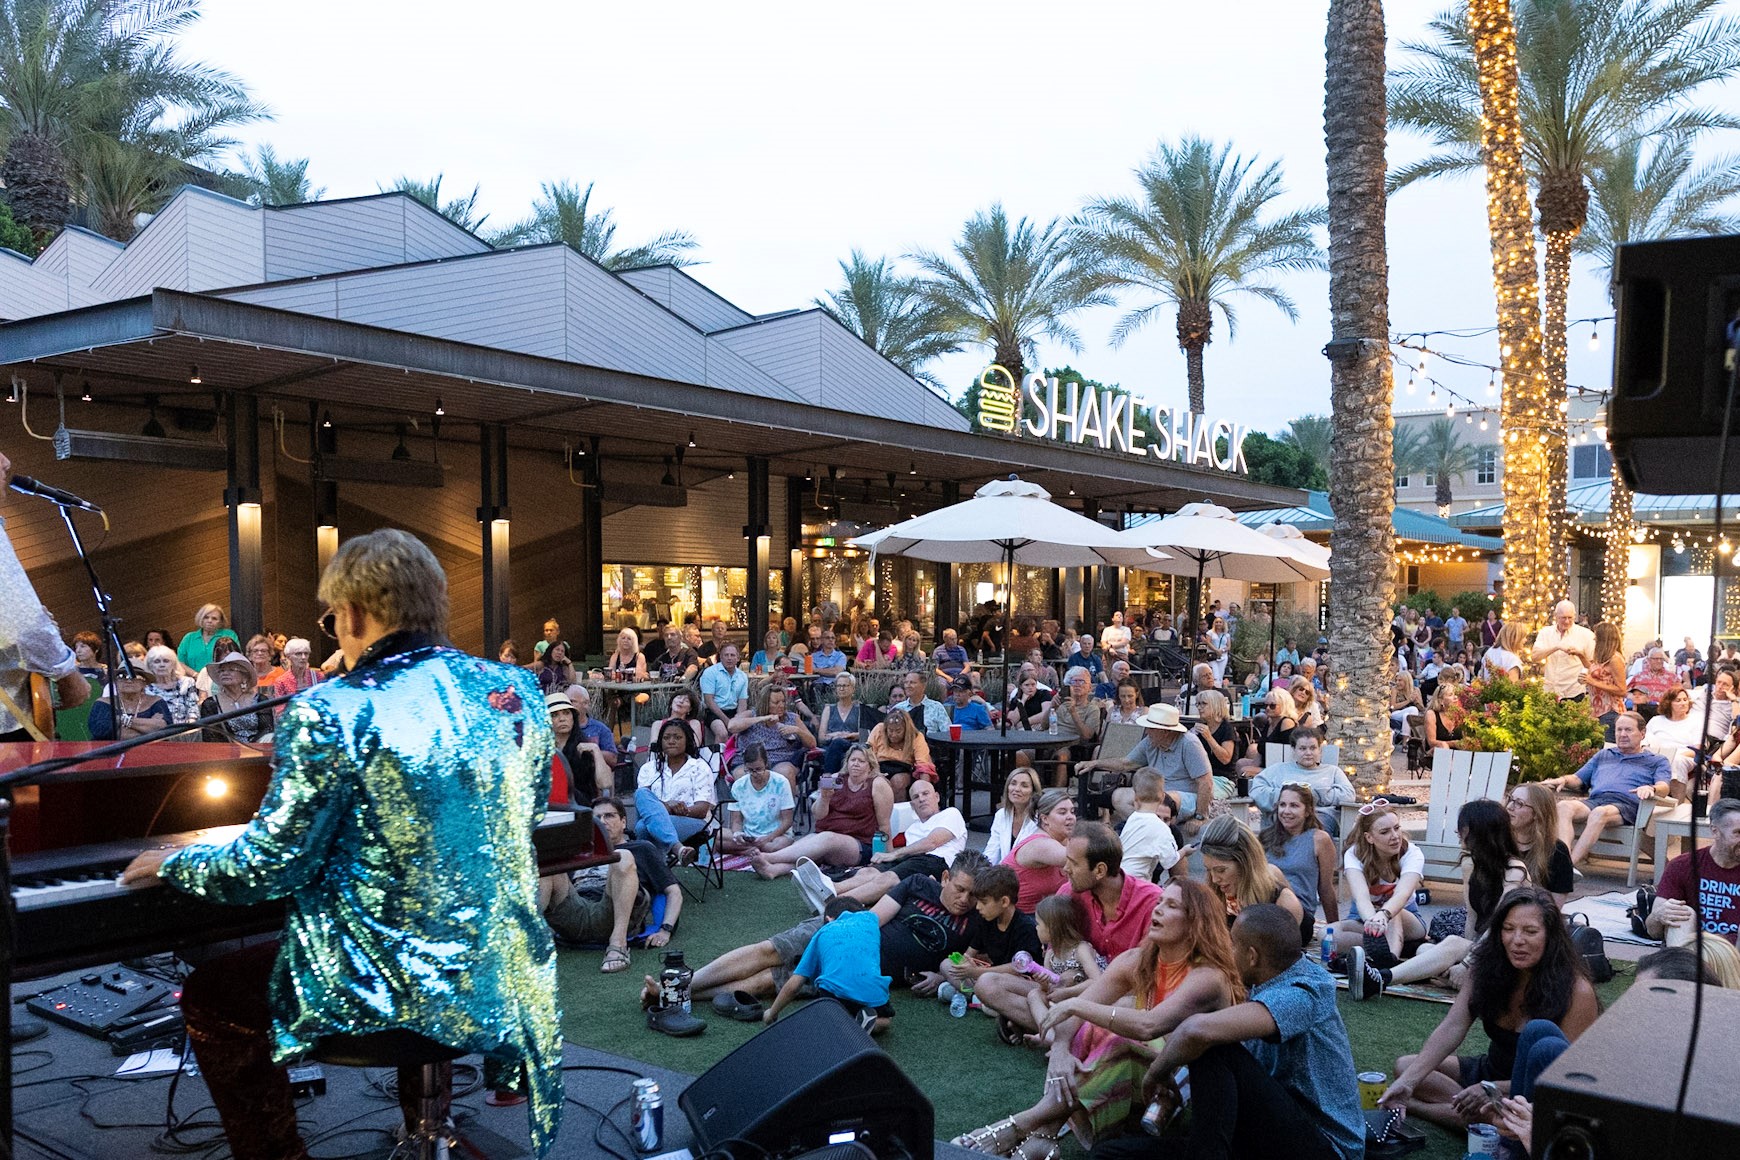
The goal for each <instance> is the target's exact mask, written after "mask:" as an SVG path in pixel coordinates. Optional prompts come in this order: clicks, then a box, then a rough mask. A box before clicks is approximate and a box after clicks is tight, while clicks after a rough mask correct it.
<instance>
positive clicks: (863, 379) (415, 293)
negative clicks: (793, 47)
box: [0, 187, 1301, 653]
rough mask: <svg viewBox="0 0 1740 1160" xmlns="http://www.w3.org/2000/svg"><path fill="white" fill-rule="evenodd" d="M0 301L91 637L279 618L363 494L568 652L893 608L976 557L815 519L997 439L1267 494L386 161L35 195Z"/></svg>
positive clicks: (23, 404) (956, 611)
mask: <svg viewBox="0 0 1740 1160" xmlns="http://www.w3.org/2000/svg"><path fill="white" fill-rule="evenodd" d="M0 319H3V320H5V321H4V323H3V324H0V366H3V367H4V369H5V372H6V373H7V375H8V380H9V385H7V386H6V389H5V394H6V398H7V399H8V400H9V401H8V403H7V404H6V405H5V406H3V407H0V450H4V451H5V452H6V454H7V455H9V456H10V457H11V458H12V460H13V461H14V463H15V464H16V467H17V470H19V471H21V472H25V473H27V474H30V475H34V476H38V477H40V478H42V479H45V480H48V481H52V482H53V483H55V484H56V485H57V486H61V487H64V488H67V489H69V490H71V491H74V492H77V493H79V494H80V495H82V496H84V497H86V498H88V499H89V500H91V501H93V502H94V503H96V504H99V505H101V506H102V507H103V508H104V509H105V511H106V512H107V513H108V519H109V524H110V526H109V529H108V531H107V533H106V534H104V533H102V532H101V531H100V530H99V529H98V527H97V525H96V519H95V517H83V516H81V517H79V518H80V520H81V522H82V524H84V525H88V526H85V528H84V530H85V535H86V539H87V542H88V544H89V545H90V547H91V548H92V554H93V558H94V560H95V563H96V565H97V568H98V571H99V573H100V574H101V576H102V578H103V580H104V582H105V584H106V585H107V586H108V587H109V588H110V590H111V591H112V593H113V596H114V603H115V608H116V610H117V612H118V613H119V614H120V615H121V616H122V617H124V623H123V625H122V635H123V637H125V638H135V637H140V636H143V634H144V633H145V631H146V630H147V629H150V628H163V629H167V630H170V631H171V632H172V633H173V634H175V635H177V636H179V635H180V634H181V633H182V632H184V631H186V630H187V629H189V628H191V627H192V617H193V612H194V610H195V609H196V608H197V607H199V606H200V605H201V604H203V603H205V602H207V601H213V602H216V603H219V604H221V605H223V606H225V607H226V608H228V609H230V610H231V616H232V620H233V621H234V625H235V627H236V628H237V629H238V630H239V631H240V632H241V633H242V635H243V637H244V639H245V637H246V636H247V634H248V633H249V632H251V631H254V630H257V629H260V628H263V627H271V628H274V629H278V630H281V631H286V632H289V633H292V634H295V633H302V634H307V633H308V632H310V631H311V630H312V628H313V625H314V622H315V618H316V615H317V612H318V610H317V607H316V604H315V599H314V589H315V584H316V580H317V577H318V575H319V569H320V568H321V566H323V564H324V562H325V560H326V559H327V558H329V557H330V554H331V553H332V551H333V550H335V548H336V545H337V543H338V540H339V538H340V537H341V536H349V535H354V534H359V533H362V532H366V531H370V530H372V529H374V528H379V527H385V526H397V527H403V528H406V529H408V530H410V531H412V532H414V533H416V534H417V535H419V536H421V537H422V538H423V539H424V540H425V541H426V542H428V544H429V545H430V547H431V548H432V549H433V550H434V552H435V554H436V555H437V557H438V558H439V559H440V560H441V562H442V564H443V565H444V566H445V568H446V570H447V573H448V576H449V579H450V583H451V585H452V605H453V624H452V635H453V638H454V640H455V642H456V643H457V644H459V645H461V646H462V647H465V648H468V649H472V650H476V651H487V652H491V653H493V651H494V650H495V648H496V646H497V645H498V643H499V642H500V641H501V640H503V639H505V638H508V637H510V636H516V635H517V636H518V637H519V638H520V639H521V640H522V641H528V640H531V639H535V638H536V637H537V636H538V635H539V632H540V628H541V626H542V624H543V622H544V620H545V619H546V618H547V617H552V616H553V617H555V618H556V619H558V620H559V621H561V623H562V625H563V629H564V635H566V636H567V637H568V638H569V639H570V640H572V641H573V642H574V644H575V645H576V646H577V648H579V649H581V650H582V651H585V652H589V653H598V652H601V651H602V650H603V649H604V647H605V644H606V635H607V634H608V633H611V632H613V631H614V630H615V629H616V628H617V627H618V625H619V624H634V625H636V626H638V627H642V628H645V627H648V626H650V625H651V624H652V623H653V622H654V621H655V620H656V619H657V618H659V617H662V616H668V617H670V618H671V619H673V620H676V621H681V620H682V618H683V617H684V615H686V614H689V613H698V614H700V615H701V616H702V617H704V618H706V619H709V620H710V619H711V618H713V617H716V616H717V617H720V618H723V619H725V620H726V621H727V622H728V623H729V624H731V625H732V626H733V627H734V629H735V631H736V633H737V634H738V635H748V636H749V637H750V638H751V639H752V640H754V641H756V642H757V643H758V642H759V637H760V634H761V632H762V630H763V628H764V626H765V625H767V624H768V623H769V619H770V618H777V617H779V616H781V615H784V614H790V615H794V616H799V617H800V619H801V617H802V616H803V614H804V612H806V611H807V610H808V609H810V608H812V607H814V606H816V605H818V604H822V603H824V602H827V603H831V604H833V605H836V606H838V607H839V608H841V609H845V608H849V607H850V606H851V604H852V603H854V602H856V601H862V602H863V603H864V604H865V605H866V606H867V607H870V608H873V609H876V610H877V611H878V613H879V614H880V615H883V616H884V617H890V616H912V617H913V618H914V619H916V620H918V621H919V622H920V623H921V624H922V625H923V626H924V627H925V629H926V630H927V632H928V631H931V630H934V628H935V627H936V621H937V620H939V619H940V620H942V621H943V622H945V623H954V622H957V621H959V620H960V619H962V617H963V614H964V613H965V612H966V611H967V610H970V609H971V607H972V606H973V605H974V604H975V603H976V602H979V601H982V600H983V599H997V600H1002V599H1003V598H1004V593H1003V590H1002V585H1003V578H1002V577H1001V576H1000V575H993V574H992V572H991V570H990V569H988V568H981V569H977V570H975V569H973V568H971V567H967V566H962V567H950V566H945V565H934V564H926V563H923V562H917V561H892V560H887V561H877V562H876V564H875V567H874V570H872V564H871V561H870V559H869V558H868V556H866V555H865V554H863V553H861V552H859V551H857V550H855V549H852V548H850V547H849V546H848V541H849V539H850V538H851V536H853V535H855V534H858V533H859V532H861V531H864V530H868V529H871V528H875V527H880V526H883V525H886V524H887V523H890V522H893V521H894V520H896V519H898V518H903V517H905V516H909V515H912V514H915V513H916V512H918V511H922V510H926V509H928V508H931V507H936V506H940V505H942V504H945V503H949V502H953V501H955V500H957V499H959V498H962V497H964V496H968V495H970V494H971V493H972V491H973V490H974V489H975V488H977V487H978V486H980V485H982V484H983V483H984V482H986V481H987V480H988V479H991V478H994V477H1001V476H1004V475H1007V474H1009V473H1011V472H1015V473H1019V474H1020V475H1021V476H1022V477H1024V478H1028V479H1032V480H1034V481H1036V482H1038V483H1040V484H1041V485H1043V486H1045V487H1046V488H1047V489H1048V490H1049V491H1051V492H1052V494H1053V495H1054V496H1056V497H1057V498H1058V499H1059V500H1060V501H1062V502H1066V503H1069V504H1071V505H1075V506H1079V507H1080V508H1081V510H1084V511H1086V512H1087V513H1089V514H1090V515H1092V516H1095V517H1098V518H1104V519H1107V520H1115V519H1119V518H1124V517H1126V516H1127V515H1128V514H1130V513H1141V512H1150V513H1151V512H1157V511H1173V510H1176V509H1177V508H1178V507H1179V506H1181V505H1183V504H1185V503H1188V502H1191V501H1197V500H1208V501H1212V502H1214V503H1219V504H1223V505H1225V506H1228V507H1231V508H1233V509H1235V510H1240V511H1244V510H1251V509H1255V508H1274V507H1283V506H1288V505H1292V504H1296V503H1297V502H1299V498H1300V494H1301V493H1299V492H1296V491H1292V490H1290V489H1285V488H1277V487H1272V486H1267V485H1263V484H1257V483H1254V482H1252V481H1251V480H1250V479H1248V478H1247V477H1246V476H1245V475H1244V474H1243V473H1242V471H1241V470H1240V467H1241V466H1242V465H1240V464H1234V463H1217V462H1216V460H1215V456H1214V455H1213V454H1212V453H1211V454H1208V455H1207V456H1206V457H1203V456H1200V455H1198V454H1197V452H1198V451H1200V450H1201V449H1202V448H1201V446H1200V443H1197V444H1193V445H1191V446H1178V447H1176V448H1175V447H1174V442H1175V441H1174V440H1173V439H1171V438H1170V437H1169V438H1168V439H1167V441H1166V445H1165V450H1166V452H1167V454H1166V455H1165V456H1162V455H1161V454H1160V451H1161V448H1158V447H1155V446H1151V445H1150V446H1146V447H1132V446H1130V445H1129V440H1128V438H1127V437H1126V436H1127V433H1128V432H1127V427H1128V421H1127V417H1126V418H1125V419H1124V420H1123V426H1122V427H1120V425H1119V418H1118V416H1117V415H1115V414H1114V415H1098V413H1097V412H1096V413H1095V416H1094V417H1090V415H1089V414H1088V412H1089V411H1090V410H1092V409H1093V408H1097V407H1098V406H1099V405H1100V401H1098V400H1091V401H1082V402H1081V414H1076V413H1075V412H1074V411H1071V412H1070V413H1068V414H1066V413H1064V406H1063V404H1062V403H1059V405H1058V407H1057V408H1056V413H1055V414H1048V415H1047V416H1046V418H1047V420H1048V425H1047V426H1046V428H1045V430H1044V431H1043V432H1041V433H1036V432H1034V431H1032V430H1026V429H1024V430H1021V431H1019V432H1010V431H1005V432H1002V433H1000V432H998V431H996V430H987V429H985V424H983V423H979V422H974V421H972V420H969V419H968V418H967V417H966V416H964V415H962V414H961V413H960V411H958V410H957V409H956V408H955V407H954V406H953V405H952V404H951V403H950V402H949V401H948V400H947V399H945V398H943V397H942V396H941V395H939V394H938V393H936V392H935V391H933V390H932V389H930V388H929V387H927V386H925V385H924V384H922V383H920V382H918V381H917V380H915V379H913V378H912V377H910V376H909V375H907V374H905V373H903V372H902V371H901V370H899V368H897V367H895V366H894V365H893V364H891V363H889V362H888V361H887V360H885V359H883V358H882V357H881V356H880V355H878V354H877V353H876V352H875V351H874V350H872V349H871V348H870V347H869V346H867V345H866V344H865V343H864V342H862V341H861V340H860V339H858V338H857V337H856V336H855V335H854V334H852V333H851V332H850V331H848V330H847V329H846V328H845V327H843V326H842V325H841V324H840V323H838V322H837V321H836V320H835V319H833V318H832V317H831V316H829V315H828V314H826V313H825V312H823V311H821V310H815V309H808V310H803V309H800V310H786V311H780V312H775V313H771V314H759V315H758V314H752V313H750V312H748V311H746V310H743V309H741V308H740V307H738V306H737V305H735V304H733V303H731V302H728V301H726V300H725V299H723V298H721V297H720V296H719V295H718V294H715V293H714V292H712V291H711V290H709V289H708V288H707V287H706V286H705V285H703V284H702V283H701V282H700V281H698V280H697V279H696V278H695V277H693V276H692V275H691V274H689V273H688V272H687V271H684V270H681V269H677V268H675V267H671V266H656V267H652V268H648V269H636V270H626V271H618V272H612V271H609V270H605V269H604V268H602V267H601V266H599V265H597V264H596V263H594V262H592V261H590V260H589V259H587V258H585V257H583V256H581V255H580V254H578V253H576V252H575V251H573V250H572V249H569V248H568V247H566V246H562V245H541V246H527V247H521V248H515V249H493V248H491V247H490V246H489V245H487V244H486V243H484V242H483V241H481V240H479V239H478V238H476V237H475V236H473V235H472V234H470V233H468V232H466V231H464V230H463V229H460V228H459V227H458V226H456V225H454V224H453V223H451V222H449V221H447V220H446V219H445V218H443V217H441V216H440V215H439V214H437V213H435V212H433V211H431V210H429V209H427V208H426V207H424V206H423V205H422V204H421V203H419V202H417V201H416V200H415V199H413V198H411V197H409V196H407V195H405V194H402V193H389V194H381V195H379V196H371V197H361V198H353V199H348V200H335V201H324V202H314V203H309V204H306V205H298V206H285V207H268V208H258V207H254V206H250V205H247V204H244V203H242V202H238V201H234V200H232V199H230V198H227V197H224V196H222V195H219V194H215V193H212V192H210V191H207V190H202V189H197V188H193V187H188V188H186V189H183V190H182V191H181V192H180V193H178V194H177V195H176V196H175V197H174V198H173V199H172V200H171V201H170V202H169V203H168V204H167V205H166V206H165V207H164V208H163V210H162V211H161V212H159V213H158V214H157V215H156V216H155V217H153V218H152V219H151V221H150V222H149V223H148V224H146V225H145V226H144V228H143V229H141V230H140V231H139V233H138V234H137V236H136V237H135V238H134V239H133V240H132V241H131V242H130V243H129V244H127V245H125V246H122V245H120V244H119V243H116V242H114V241H112V240H110V239H107V238H104V237H101V236H99V235H96V234H93V233H91V232H89V231H86V230H83V229H78V228H69V229H67V230H66V231H65V232H64V233H62V234H61V235H60V236H59V237H57V238H56V239H55V240H54V241H53V242H52V243H51V244H50V245H49V246H48V247H47V248H46V249H45V250H44V251H43V252H42V253H41V254H40V255H38V256H37V258H36V259H35V260H34V261H32V260H30V259H26V258H24V257H23V256H21V255H18V254H14V253H11V252H10V251H0ZM1071 397H1072V398H1073V396H1071ZM1106 406H1107V407H1108V408H1110V409H1112V410H1116V408H1113V407H1111V404H1110V403H1109V402H1108V403H1106ZM1096 423H1097V425H1096ZM1202 426H1203V427H1204V428H1205V429H1206V428H1207V427H1208V426H1209V425H1208V423H1207V422H1206V421H1204V422H1203V423H1202ZM1223 428H1224V429H1225V430H1226V431H1231V425H1229V424H1218V425H1215V432H1216V433H1221V432H1222V429H1223ZM1177 434H1178V435H1179V436H1180V441H1181V440H1182V439H1183V438H1184V437H1185V436H1188V435H1190V434H1191V429H1190V426H1189V424H1186V426H1185V427H1182V428H1179V429H1178V430H1177ZM1197 434H1201V432H1197ZM1210 446H1212V440H1211V441H1210ZM0 512H3V513H4V515H5V517H6V521H7V530H8V532H9V534H10V536H11V539H12V541H13V543H14V545H15V546H16V548H17V550H18V552H19V554H20V557H21V558H22V560H23V562H24V564H25V567H26V568H27V569H28V570H29V572H30V574H31V576H32V578H33V580H34V581H35V583H36V584H37V586H38V590H39V591H40V593H41V594H42V596H43V598H44V601H45V603H46V604H47V605H48V607H49V609H50V610H51V611H52V612H53V613H55V614H56V616H57V617H58V619H59V620H60V623H61V625H62V627H63V629H65V631H67V632H68V633H70V632H72V631H73V630H75V629H77V628H84V627H89V626H92V625H93V622H94V619H95V612H94V609H93V607H92V603H91V594H90V588H89V584H88V581H87V579H86V577H85V575H84V573H83V570H82V568H81V566H80V565H79V564H78V562H77V560H76V559H75V558H74V556H73V554H72V550H71V545H70V543H69V539H68V536H67V533H66V530H65V528H64V527H63V526H62V525H61V523H60V520H59V517H58V515H57V513H56V511H55V509H53V508H52V507H50V506H48V505H47V504H43V503H38V502H34V501H30V500H25V499H22V498H20V497H16V496H14V497H10V498H9V500H8V501H7V502H6V503H5V505H4V507H0ZM1115 573H1116V570H1113V569H1101V570H1095V571H1089V570H1075V571H1074V572H1072V573H1066V574H1063V575H1056V574H1052V573H1049V572H1046V573H1037V574H1034V575H1024V576H1022V577H1020V578H1018V584H1019V586H1020V591H1019V592H1018V594H1017V604H1018V611H1019V609H1020V608H1023V607H1024V608H1029V609H1034V608H1036V607H1037V610H1039V611H1045V610H1049V611H1050V612H1051V613H1052V614H1054V615H1057V616H1059V617H1060V618H1064V619H1074V618H1076V617H1083V618H1085V619H1087V620H1089V621H1090V622H1091V621H1093V620H1096V619H1104V618H1105V617H1106V616H1107V615H1109V611H1110V608H1111V607H1112V604H1113V603H1114V601H1115V600H1116V598H1117V594H1118V592H1119V589H1120V584H1121V577H1119V576H1117V575H1116V574H1115ZM775 622H776V621H775Z"/></svg>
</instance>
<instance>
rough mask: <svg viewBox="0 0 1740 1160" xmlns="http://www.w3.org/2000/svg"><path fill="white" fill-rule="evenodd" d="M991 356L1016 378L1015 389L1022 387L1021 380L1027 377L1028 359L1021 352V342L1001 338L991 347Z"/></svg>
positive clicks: (1017, 390)
mask: <svg viewBox="0 0 1740 1160" xmlns="http://www.w3.org/2000/svg"><path fill="white" fill-rule="evenodd" d="M991 357H992V358H993V359H995V360H996V363H997V365H998V366H1000V367H1002V368H1003V369H1004V370H1006V371H1008V372H1009V374H1010V375H1011V376H1013V377H1014V379H1015V390H1016V392H1017V393H1019V392H1020V391H1021V390H1022V389H1023V386H1022V382H1021V380H1023V379H1025V378H1026V377H1027V359H1026V358H1025V357H1024V356H1023V355H1022V353H1021V344H1020V343H1019V342H1016V341H1013V340H1011V339H1007V338H999V339H998V340H997V342H996V344H995V345H994V346H992V348H991Z"/></svg>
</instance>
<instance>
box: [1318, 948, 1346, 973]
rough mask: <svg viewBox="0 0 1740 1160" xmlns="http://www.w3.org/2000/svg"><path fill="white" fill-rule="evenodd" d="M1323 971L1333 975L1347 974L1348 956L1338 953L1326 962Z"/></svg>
mask: <svg viewBox="0 0 1740 1160" xmlns="http://www.w3.org/2000/svg"><path fill="white" fill-rule="evenodd" d="M1323 969H1324V970H1326V971H1328V972H1329V973H1330V974H1332V975H1345V974H1347V955H1346V954H1344V953H1343V952H1341V951H1336V952H1335V953H1334V954H1332V955H1330V956H1329V958H1328V960H1326V961H1325V962H1324V964H1323Z"/></svg>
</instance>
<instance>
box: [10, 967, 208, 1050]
mask: <svg viewBox="0 0 1740 1160" xmlns="http://www.w3.org/2000/svg"><path fill="white" fill-rule="evenodd" d="M180 998H181V989H180V988H179V987H173V986H171V985H170V984H168V983H165V982H163V981H162V980H161V979H153V978H152V977H151V976H149V975H142V974H140V973H139V972H138V971H132V970H128V969H127V968H126V967H106V968H104V969H103V970H100V971H87V972H86V973H84V974H82V975H80V976H79V977H78V978H77V979H76V980H74V981H73V982H71V983H67V984H65V985H63V986H59V987H56V988H55V989H54V990H52V991H44V992H43V993H42V994H40V995H37V996H36V997H35V998H33V999H31V1000H30V1001H29V1002H28V1003H27V1004H25V1006H26V1007H27V1008H28V1009H29V1010H30V1011H32V1012H34V1013H35V1014H37V1015H41V1016H42V1017H43V1018H45V1019H52V1020H54V1021H55V1022H56V1023H64V1024H66V1025H67V1026H68V1027H72V1028H75V1029H76V1030H79V1031H83V1032H84V1033H85V1034H86V1035H92V1036H96V1037H97V1038H99V1039H101V1038H106V1037H107V1036H108V1034H109V1032H110V1031H111V1030H113V1029H115V1027H116V1026H117V1025H118V1024H119V1023H121V1021H122V1020H125V1019H127V1018H128V1017H129V1016H133V1015H137V1014H139V1013H140V1012H143V1011H146V1010H147V1009H149V1008H152V1007H156V1006H168V1005H172V1004H174V1003H175V1002H177V1001H178V1000H179V999H180Z"/></svg>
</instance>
